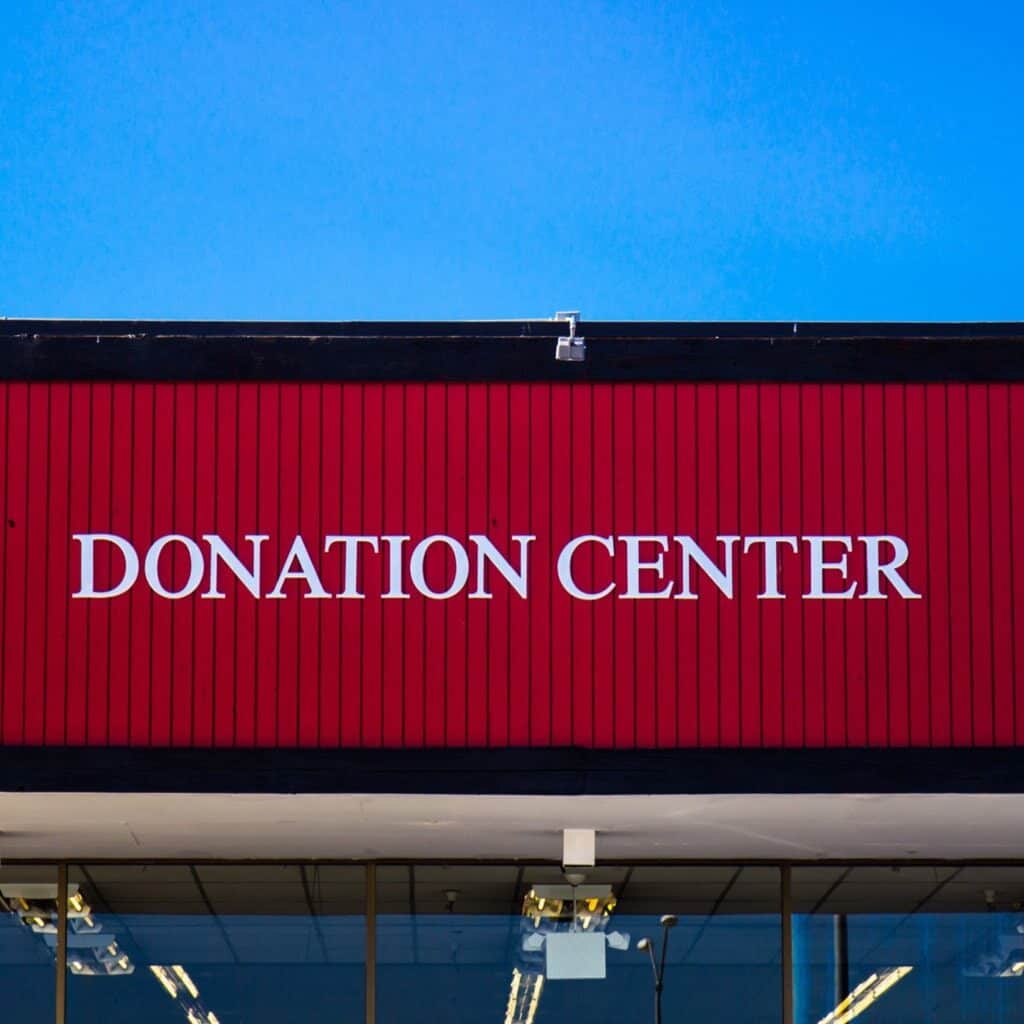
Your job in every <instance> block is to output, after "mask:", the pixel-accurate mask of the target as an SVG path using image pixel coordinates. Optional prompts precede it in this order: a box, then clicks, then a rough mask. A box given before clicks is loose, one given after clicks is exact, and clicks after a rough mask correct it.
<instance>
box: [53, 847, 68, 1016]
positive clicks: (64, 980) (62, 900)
mask: <svg viewBox="0 0 1024 1024" xmlns="http://www.w3.org/2000/svg"><path fill="white" fill-rule="evenodd" d="M56 971H57V975H56V979H55V980H56V993H55V1004H54V1019H55V1020H56V1022H57V1024H64V1021H65V1019H66V1012H67V994H68V866H67V864H59V865H58V866H57V958H56Z"/></svg>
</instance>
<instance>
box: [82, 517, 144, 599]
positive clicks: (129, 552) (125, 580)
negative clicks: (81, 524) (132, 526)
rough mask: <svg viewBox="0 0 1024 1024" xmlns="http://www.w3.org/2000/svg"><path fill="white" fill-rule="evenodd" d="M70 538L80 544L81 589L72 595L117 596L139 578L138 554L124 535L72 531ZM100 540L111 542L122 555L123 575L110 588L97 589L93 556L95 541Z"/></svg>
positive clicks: (128, 588) (127, 589)
mask: <svg viewBox="0 0 1024 1024" xmlns="http://www.w3.org/2000/svg"><path fill="white" fill-rule="evenodd" d="M71 539H72V540H77V541H78V543H79V544H81V545H82V572H81V580H82V589H81V590H79V591H78V592H77V593H74V594H72V595H71V596H72V597H119V596H120V595H121V594H124V593H126V592H127V591H129V590H131V588H132V586H133V584H134V583H135V581H136V580H137V579H138V578H139V556H138V554H137V553H136V551H135V548H133V547H132V545H131V544H130V543H129V542H128V541H126V540H125V539H124V537H118V536H117V534H115V533H73V534H72V535H71ZM100 540H102V541H106V542H107V543H108V544H113V545H114V547H116V548H117V549H118V550H119V551H120V552H121V554H122V556H123V557H124V575H123V576H122V577H121V582H120V583H118V584H117V586H115V587H112V588H111V589H110V590H97V589H96V583H95V579H94V578H93V566H94V557H93V556H94V553H95V548H96V542H97V541H100Z"/></svg>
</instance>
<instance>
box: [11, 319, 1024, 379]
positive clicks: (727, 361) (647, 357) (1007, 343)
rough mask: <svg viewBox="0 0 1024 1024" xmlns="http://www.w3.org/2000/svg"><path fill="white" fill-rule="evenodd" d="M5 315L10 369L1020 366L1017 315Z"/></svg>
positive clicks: (606, 370)
mask: <svg viewBox="0 0 1024 1024" xmlns="http://www.w3.org/2000/svg"><path fill="white" fill-rule="evenodd" d="M565 333H566V326H565V323H564V322H559V321H555V320H516V321H503V320H494V321H476V322H469V321H466V322H427V323H414V322H400V321H392V322H386V323H385V322H381V323H369V322H349V323H316V322H259V323H256V322H238V321H235V322H217V321H202V322H198V321H146V320H121V321H117V320H0V379H5V380H180V381H198V380H234V381H248V380H282V381H283V380H295V381H303V380H305V381H319V380H366V381H384V380H441V381H475V380H499V381H510V382H511V381H659V380H733V381H797V382H798V381H811V382H814V381H818V382H828V381H864V382H872V381H906V382H911V381H943V380H948V381H989V380H1024V324H1020V323H977V324H963V323H945V324H922V323H902V324H901V323H860V324H853V323H793V322H776V323H745V322H727V323H661V322H652V323H644V322H633V323H614V322H600V321H581V322H580V324H579V327H578V331H577V333H578V334H579V335H581V336H582V337H583V338H585V339H586V345H587V358H586V360H585V361H583V362H579V363H562V362H557V361H556V360H555V358H554V339H555V338H556V337H558V336H560V335H563V334H565Z"/></svg>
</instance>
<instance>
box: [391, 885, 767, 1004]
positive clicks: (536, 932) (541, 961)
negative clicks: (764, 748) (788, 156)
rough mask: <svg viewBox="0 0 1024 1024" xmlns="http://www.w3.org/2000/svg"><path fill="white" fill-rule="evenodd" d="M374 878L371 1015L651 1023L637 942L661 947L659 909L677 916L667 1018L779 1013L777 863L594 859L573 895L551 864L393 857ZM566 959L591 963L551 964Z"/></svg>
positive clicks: (644, 961)
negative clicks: (422, 861) (405, 861)
mask: <svg viewBox="0 0 1024 1024" xmlns="http://www.w3.org/2000/svg"><path fill="white" fill-rule="evenodd" d="M377 880H378V887H377V901H378V903H377V906H378V914H379V916H378V919H377V952H378V960H377V989H378V994H377V1019H378V1021H379V1022H380V1024H418V1022H423V1024H427V1022H434V1021H437V1020H445V1021H450V1022H466V1024H469V1022H471V1021H472V1022H474V1024H475V1022H478V1021H493V1022H495V1024H501V1022H502V1021H504V1022H506V1024H532V1022H533V1021H534V1020H537V1021H538V1022H541V1024H542V1022H543V1021H545V1020H549V1021H550V1020H580V1019H583V1020H586V1019H591V1020H608V1019H614V1020H615V1021H616V1022H619V1024H630V1022H637V1024H640V1022H643V1024H647V1022H649V1021H650V1020H651V1019H652V1007H653V1003H654V982H653V976H652V970H651V963H650V960H649V958H648V957H649V954H648V953H647V952H645V951H643V950H641V949H638V942H639V940H641V939H642V938H645V937H646V938H649V939H651V940H652V941H653V943H654V945H655V947H656V948H658V949H659V950H660V943H661V942H662V941H663V936H664V935H665V930H664V929H663V928H662V926H661V924H660V918H661V917H662V915H675V916H676V918H677V921H676V923H675V925H674V927H672V928H671V929H670V930H669V932H668V937H669V946H668V957H667V961H666V969H665V977H664V981H665V986H664V993H663V1011H664V1018H665V1019H666V1020H672V1019H679V1020H683V1019H689V1020H715V1021H718V1022H722V1024H729V1022H732V1021H736V1022H739V1021H744V1022H751V1021H757V1022H765V1024H769V1022H771V1024H775V1022H777V1021H779V1019H780V1017H781V989H780V985H781V971H780V960H781V955H780V954H781V946H780V919H779V874H778V871H777V870H776V869H774V868H761V867H756V868H755V867H746V868H738V867H733V866H729V865H725V866H713V867H711V866H709V867H650V866H639V865H638V866H635V867H630V866H622V867H613V866H601V867H598V868H595V869H590V870H588V871H587V872H586V877H585V879H583V880H582V884H581V885H580V887H579V888H578V889H577V890H576V900H575V904H574V902H573V890H572V887H571V886H570V885H569V884H568V883H567V881H566V878H565V876H564V875H563V873H562V871H561V869H560V868H558V867H555V866H542V867H528V866H518V865H497V866H496V865H489V866H454V865H453V866H437V865H414V866H401V867H397V866H388V867H380V868H378V869H377ZM577 881H578V880H577ZM574 928H575V931H574ZM577 936H582V942H581V941H580V940H579V939H578V938H577ZM595 936H596V939H592V937H595ZM559 948H560V949H561V950H562V958H561V959H559V958H558V957H557V956H556V954H555V952H553V950H554V951H557V950H558V949H559ZM575 971H582V972H584V973H587V974H588V976H587V977H578V976H577V977H564V976H559V975H562V974H564V973H565V972H568V973H573V972H575ZM599 973H603V977H599V976H594V975H595V974H599Z"/></svg>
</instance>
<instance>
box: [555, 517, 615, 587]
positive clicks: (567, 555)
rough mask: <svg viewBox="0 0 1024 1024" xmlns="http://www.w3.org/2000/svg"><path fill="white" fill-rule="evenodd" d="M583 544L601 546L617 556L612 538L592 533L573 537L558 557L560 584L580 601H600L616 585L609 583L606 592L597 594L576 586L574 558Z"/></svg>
mask: <svg viewBox="0 0 1024 1024" xmlns="http://www.w3.org/2000/svg"><path fill="white" fill-rule="evenodd" d="M582 544H600V545H601V547H603V548H604V549H605V551H607V552H608V554H609V555H612V556H613V557H614V555H615V543H614V541H613V540H612V538H611V537H597V536H595V535H594V534H592V533H586V534H584V535H583V536H582V537H573V539H572V540H571V541H569V543H568V544H566V545H565V547H564V548H562V553H561V554H560V555H559V556H558V582H559V583H561V584H562V586H563V587H564V588H565V590H566V592H567V593H569V594H570V595H571V596H572V597H575V598H576V599H577V600H578V601H599V600H601V598H602V597H607V596H608V595H609V594H610V593H611V592H612V591H613V590H614V589H615V584H614V583H609V584H608V586H607V587H605V588H604V590H602V591H600V592H599V593H596V594H592V593H590V592H589V591H586V590H580V588H579V587H578V586H576V581H575V580H574V579H573V578H572V556H573V555H574V554H576V549H577V548H578V547H580V546H581V545H582Z"/></svg>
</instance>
